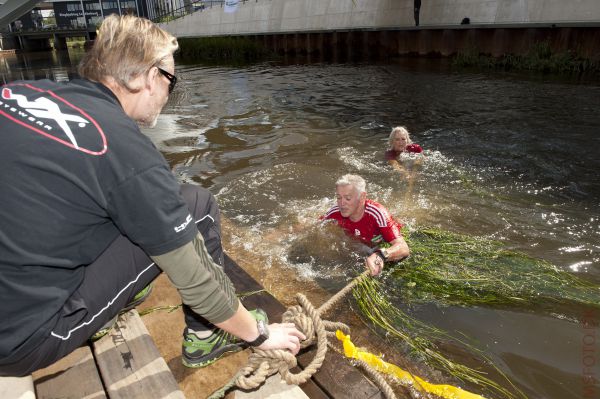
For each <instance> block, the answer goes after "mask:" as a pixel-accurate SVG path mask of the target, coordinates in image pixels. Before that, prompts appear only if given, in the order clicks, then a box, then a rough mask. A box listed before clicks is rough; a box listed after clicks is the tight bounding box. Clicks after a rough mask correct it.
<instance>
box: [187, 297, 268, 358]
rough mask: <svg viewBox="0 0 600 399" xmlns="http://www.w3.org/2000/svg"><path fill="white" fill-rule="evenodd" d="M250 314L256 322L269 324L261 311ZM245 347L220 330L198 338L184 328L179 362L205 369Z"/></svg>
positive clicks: (235, 338) (239, 341) (234, 337)
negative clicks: (226, 355)
mask: <svg viewBox="0 0 600 399" xmlns="http://www.w3.org/2000/svg"><path fill="white" fill-rule="evenodd" d="M250 313H251V314H252V316H253V317H254V318H255V319H256V320H263V321H264V322H265V323H268V322H269V318H268V317H267V314H266V313H265V312H264V310H262V309H254V310H251V311H250ZM247 346H248V344H246V342H244V341H242V340H241V339H239V338H237V337H236V336H234V335H231V334H229V333H228V332H225V331H223V330H221V329H220V328H217V329H215V330H214V331H213V333H212V334H211V335H210V336H208V337H207V338H198V337H197V336H196V334H194V333H193V332H190V330H189V329H188V328H187V327H186V328H185V330H184V331H183V343H182V356H181V361H182V363H183V365H184V366H186V367H193V368H199V367H206V366H208V365H209V364H212V363H214V362H216V361H217V360H218V359H219V358H221V356H223V355H225V354H230V353H234V352H238V351H240V350H242V349H244V348H246V347H247Z"/></svg>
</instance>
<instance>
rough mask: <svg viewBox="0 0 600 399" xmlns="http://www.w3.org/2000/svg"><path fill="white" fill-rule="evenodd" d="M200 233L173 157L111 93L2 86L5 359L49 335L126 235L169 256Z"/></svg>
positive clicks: (1, 348) (0, 332)
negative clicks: (51, 324)
mask: <svg viewBox="0 0 600 399" xmlns="http://www.w3.org/2000/svg"><path fill="white" fill-rule="evenodd" d="M196 233H197V229H196V226H195V223H194V222H193V221H192V217H191V215H190V213H189V210H188V208H187V206H186V204H185V202H184V201H183V199H182V198H181V195H180V194H179V184H178V183H177V181H176V179H175V177H174V176H173V175H172V173H171V171H170V168H169V166H168V164H167V163H166V161H165V159H164V158H163V156H162V155H161V154H160V153H159V152H158V150H157V149H156V148H155V146H154V145H153V144H152V142H151V141H150V140H149V139H148V138H147V137H146V136H144V135H143V134H142V133H141V132H140V130H139V128H138V126H137V125H136V123H135V122H134V121H133V120H132V119H131V118H129V117H128V116H127V115H126V114H125V113H124V111H123V109H122V107H121V105H120V104H119V102H118V100H117V98H116V97H115V96H114V94H113V93H112V92H111V91H110V90H108V88H106V87H105V86H103V85H102V84H99V83H94V82H90V81H87V80H74V81H71V82H69V83H55V82H52V81H48V80H42V81H24V82H15V83H12V84H9V85H6V86H3V87H1V88H0V303H1V304H2V305H1V306H0V321H1V322H0V358H1V357H3V356H6V355H8V354H9V353H10V352H11V351H13V349H15V348H16V346H18V345H19V344H20V343H22V342H24V341H25V340H26V339H27V338H28V337H29V338H32V337H34V336H35V337H37V336H41V335H43V334H44V333H47V331H40V327H41V326H43V325H45V324H46V323H47V322H48V321H49V320H50V319H52V318H54V317H56V314H57V312H58V310H59V309H60V308H61V307H62V306H63V304H64V303H65V301H66V300H67V298H68V297H69V296H70V295H71V294H72V293H73V292H74V291H75V290H76V289H77V287H78V286H79V284H80V283H81V281H82V279H83V275H84V269H85V266H86V265H88V264H90V263H92V262H93V261H94V260H95V259H96V258H97V257H98V256H99V255H100V254H101V253H102V252H103V251H104V250H105V249H106V248H107V246H108V245H109V244H110V243H111V242H112V241H114V240H115V239H116V238H117V236H118V235H119V234H123V235H125V236H127V237H128V238H129V239H130V240H131V241H132V242H134V243H135V244H137V245H139V246H140V247H141V248H142V249H143V250H144V251H145V252H146V253H148V254H149V255H161V254H164V253H166V252H169V251H171V250H173V249H176V248H178V247H180V246H182V245H184V244H186V243H188V242H190V241H191V240H192V239H193V238H194V236H195V235H196Z"/></svg>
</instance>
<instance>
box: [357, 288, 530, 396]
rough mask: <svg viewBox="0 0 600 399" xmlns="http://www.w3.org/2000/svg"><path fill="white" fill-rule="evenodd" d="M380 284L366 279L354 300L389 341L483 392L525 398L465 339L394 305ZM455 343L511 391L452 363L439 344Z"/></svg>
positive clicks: (480, 374) (479, 374) (475, 371)
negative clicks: (502, 380) (489, 369)
mask: <svg viewBox="0 0 600 399" xmlns="http://www.w3.org/2000/svg"><path fill="white" fill-rule="evenodd" d="M384 291H385V290H384V289H383V287H382V285H381V283H380V282H379V281H378V280H376V279H363V280H362V281H361V282H360V283H359V285H357V286H356V287H355V288H354V290H353V294H354V298H355V299H356V301H357V303H358V306H359V308H360V310H361V312H362V314H363V315H364V316H365V317H366V318H367V319H368V320H369V321H370V322H371V323H373V324H374V325H375V326H377V327H379V328H381V329H382V330H383V331H385V335H386V337H388V338H392V339H397V340H400V341H401V342H403V343H404V344H406V345H407V346H408V348H409V349H410V350H411V351H412V353H413V354H414V355H416V356H417V357H419V358H421V359H422V360H424V361H425V362H426V363H428V364H429V365H431V366H432V367H435V368H438V369H442V370H444V371H446V372H447V373H449V374H450V375H452V376H454V377H456V378H458V379H460V380H462V381H467V382H470V383H472V384H474V385H476V386H479V387H480V388H481V389H483V390H484V391H492V392H495V393H496V394H497V395H500V397H504V398H525V397H526V396H525V395H524V394H523V393H522V392H521V391H520V390H519V389H518V388H517V387H515V386H514V385H513V384H512V383H511V382H510V380H509V379H508V377H506V376H505V375H504V374H503V373H502V371H500V370H499V369H498V368H497V367H496V366H494V364H493V363H492V362H491V361H490V360H489V359H488V358H487V357H486V356H485V355H484V354H483V353H481V351H479V350H478V349H477V348H475V347H474V346H472V345H470V344H469V343H467V342H466V341H464V340H458V339H456V338H455V337H452V336H450V335H449V334H448V333H446V332H445V331H443V330H440V329H437V328H435V327H432V326H430V325H428V324H425V323H423V322H421V321H419V320H417V319H415V318H413V317H411V316H410V315H408V314H407V313H404V312H403V311H402V310H400V309H398V308H397V307H395V306H394V305H392V304H391V303H390V302H389V301H388V300H387V295H385V294H384ZM440 341H441V342H444V341H445V342H447V341H454V342H459V343H460V344H462V346H463V347H465V348H466V349H468V350H469V351H470V352H471V353H474V354H476V355H478V356H479V358H480V359H481V360H483V361H484V362H485V363H486V364H488V365H489V366H490V367H492V368H494V369H495V370H496V371H497V372H498V374H499V375H500V376H502V378H503V379H504V380H505V381H506V383H507V384H508V385H509V386H510V387H511V388H512V390H509V389H507V388H504V387H503V386H501V385H500V384H498V383H497V382H495V381H493V380H492V379H490V378H489V377H488V376H486V373H485V372H483V371H479V370H475V369H473V368H471V367H468V366H465V365H463V364H460V363H456V362H453V361H452V360H451V359H449V358H447V357H446V356H444V355H443V354H442V353H441V350H440V349H439V347H438V345H437V344H436V342H440Z"/></svg>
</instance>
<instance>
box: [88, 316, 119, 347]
mask: <svg viewBox="0 0 600 399" xmlns="http://www.w3.org/2000/svg"><path fill="white" fill-rule="evenodd" d="M117 317H119V316H115V317H113V318H112V319H110V320H109V321H108V322H107V323H106V324H105V325H103V326H102V328H100V329H99V330H98V331H96V332H95V333H94V335H92V336H91V337H90V338H89V341H90V342H96V341H98V340H99V339H100V338H102V337H104V336H105V335H106V334H108V333H109V332H110V330H112V329H113V327H114V326H115V324H117Z"/></svg>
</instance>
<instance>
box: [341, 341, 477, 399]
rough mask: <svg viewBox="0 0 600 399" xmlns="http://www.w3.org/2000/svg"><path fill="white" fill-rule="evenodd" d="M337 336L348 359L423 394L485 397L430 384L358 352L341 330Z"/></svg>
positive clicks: (464, 398)
mask: <svg viewBox="0 0 600 399" xmlns="http://www.w3.org/2000/svg"><path fill="white" fill-rule="evenodd" d="M335 335H336V337H337V339H339V340H340V341H342V344H343V345H344V354H345V355H346V357H349V358H352V359H358V360H362V361H363V362H365V363H367V364H368V365H369V366H371V367H373V368H374V369H376V370H377V371H380V372H382V373H386V374H390V375H394V376H396V377H397V378H398V379H399V380H400V382H401V383H403V384H410V385H412V386H413V387H415V388H416V389H417V390H419V391H421V392H423V391H425V392H428V393H432V394H434V395H437V396H439V397H442V398H446V399H483V396H481V395H477V394H474V393H471V392H467V391H465V390H463V389H460V388H457V387H454V386H452V385H438V384H430V383H429V382H427V381H425V380H423V379H421V378H419V377H417V376H414V375H412V374H410V373H409V372H407V371H404V370H402V369H401V368H400V367H398V366H396V365H393V364H391V363H387V362H384V361H383V360H381V359H380V358H379V357H377V356H375V355H373V354H372V353H369V352H363V351H360V350H358V349H357V348H356V346H354V344H353V343H352V341H351V340H350V336H349V335H346V334H344V333H343V332H341V331H340V330H337V331H336V332H335Z"/></svg>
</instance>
